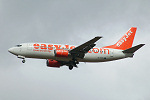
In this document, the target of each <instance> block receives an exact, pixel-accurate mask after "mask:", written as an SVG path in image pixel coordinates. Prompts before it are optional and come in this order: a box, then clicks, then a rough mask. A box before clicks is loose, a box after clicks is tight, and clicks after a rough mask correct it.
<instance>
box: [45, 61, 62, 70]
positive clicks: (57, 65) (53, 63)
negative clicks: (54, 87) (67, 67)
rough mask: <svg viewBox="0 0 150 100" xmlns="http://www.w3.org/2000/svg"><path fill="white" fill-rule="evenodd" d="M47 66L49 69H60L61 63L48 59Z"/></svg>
mask: <svg viewBox="0 0 150 100" xmlns="http://www.w3.org/2000/svg"><path fill="white" fill-rule="evenodd" d="M46 65H47V66H48V67H55V68H60V66H61V62H59V61H56V60H52V59H48V60H47V61H46Z"/></svg>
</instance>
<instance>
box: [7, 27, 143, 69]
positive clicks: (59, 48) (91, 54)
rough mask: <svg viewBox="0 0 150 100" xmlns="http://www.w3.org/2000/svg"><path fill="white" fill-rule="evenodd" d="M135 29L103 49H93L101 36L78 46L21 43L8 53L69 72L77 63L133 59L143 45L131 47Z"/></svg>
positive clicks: (131, 29)
mask: <svg viewBox="0 0 150 100" xmlns="http://www.w3.org/2000/svg"><path fill="white" fill-rule="evenodd" d="M136 29H137V28H136V27H131V28H130V29H129V31H128V32H127V33H125V34H124V35H123V37H122V38H121V39H120V40H119V41H118V42H117V43H116V44H114V45H110V46H105V47H102V48H100V47H95V46H96V44H95V42H96V41H98V40H99V39H100V38H102V37H101V36H97V37H95V38H93V39H91V40H89V41H87V42H85V43H83V44H81V45H79V46H74V45H62V44H51V43H22V44H19V45H16V47H12V48H10V49H9V50H8V51H9V52H10V53H12V54H14V55H16V56H17V57H18V58H21V59H23V60H22V62H23V63H25V58H38V59H47V62H46V64H47V66H48V67H56V68H60V66H63V65H66V66H68V67H69V69H70V70H72V69H73V67H77V64H79V62H106V61H112V60H118V59H123V58H127V57H133V55H134V52H135V51H137V50H138V49H139V48H141V47H142V46H143V45H145V44H139V45H137V46H134V47H132V43H133V40H134V36H135V33H136Z"/></svg>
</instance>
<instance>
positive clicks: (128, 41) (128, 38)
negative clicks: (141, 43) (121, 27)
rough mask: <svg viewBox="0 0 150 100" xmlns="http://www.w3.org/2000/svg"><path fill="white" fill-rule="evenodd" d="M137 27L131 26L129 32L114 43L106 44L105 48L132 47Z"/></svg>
mask: <svg viewBox="0 0 150 100" xmlns="http://www.w3.org/2000/svg"><path fill="white" fill-rule="evenodd" d="M136 29H137V28H136V27H131V28H130V29H129V30H128V32H127V33H125V34H124V36H123V37H122V38H121V39H120V40H119V41H118V42H117V43H116V44H114V45H110V46H105V47H103V48H112V49H120V50H126V49H129V48H131V47H132V44H133V40H134V36H135V33H136Z"/></svg>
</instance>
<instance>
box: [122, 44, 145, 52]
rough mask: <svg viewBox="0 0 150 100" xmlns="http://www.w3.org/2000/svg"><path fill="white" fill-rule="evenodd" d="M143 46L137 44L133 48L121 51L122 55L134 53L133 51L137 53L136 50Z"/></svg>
mask: <svg viewBox="0 0 150 100" xmlns="http://www.w3.org/2000/svg"><path fill="white" fill-rule="evenodd" d="M144 45H145V44H139V45H137V46H134V47H132V48H129V49H126V50H124V51H123V53H134V52H135V51H137V50H138V49H140V48H141V47H142V46H144Z"/></svg>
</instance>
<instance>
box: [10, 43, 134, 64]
mask: <svg viewBox="0 0 150 100" xmlns="http://www.w3.org/2000/svg"><path fill="white" fill-rule="evenodd" d="M73 48H75V46H73V45H61V44H49V43H23V44H20V46H17V47H12V48H10V49H9V52H11V53H12V54H14V55H16V56H18V57H24V58H38V59H53V60H57V61H70V60H72V57H71V56H68V57H56V56H55V53H54V51H55V50H56V49H64V50H71V49H73ZM132 56H133V54H132V53H131V54H129V53H127V54H126V53H123V52H122V50H119V49H110V48H99V47H94V48H92V49H91V50H90V51H89V52H88V53H86V54H85V56H84V58H83V59H81V58H78V59H77V60H78V61H79V62H105V61H112V60H117V59H122V58H126V57H132Z"/></svg>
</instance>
